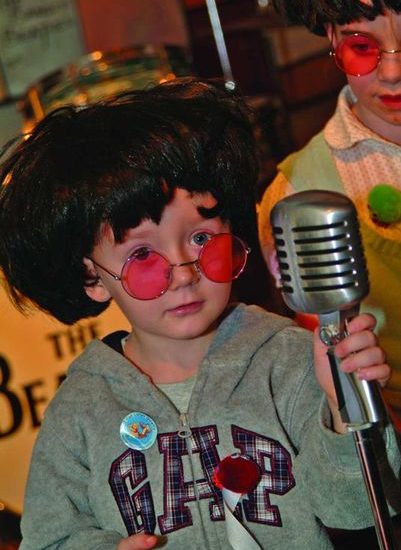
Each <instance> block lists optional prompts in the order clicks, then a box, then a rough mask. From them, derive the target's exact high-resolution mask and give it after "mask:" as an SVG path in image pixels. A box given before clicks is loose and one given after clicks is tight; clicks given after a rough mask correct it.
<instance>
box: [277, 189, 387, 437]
mask: <svg viewBox="0 0 401 550" xmlns="http://www.w3.org/2000/svg"><path fill="white" fill-rule="evenodd" d="M270 219H271V225H272V229H273V234H274V239H275V245H276V251H277V256H278V261H279V268H280V275H281V284H282V294H283V298H284V301H285V302H286V304H287V305H288V307H290V308H291V309H292V310H294V311H296V312H304V313H314V314H318V315H319V319H320V338H321V340H322V341H323V342H324V343H325V344H326V345H328V346H329V351H328V355H329V359H330V365H331V370H332V375H333V380H334V385H335V389H336V394H337V399H338V407H339V411H340V414H341V418H342V420H343V422H344V423H345V424H347V426H348V429H349V430H361V429H364V428H368V427H370V426H371V425H372V424H373V423H377V422H380V421H382V420H384V419H385V418H386V412H385V407H384V404H383V400H382V397H381V394H380V390H379V388H378V385H377V383H376V382H368V381H366V380H360V379H359V378H358V377H357V376H356V375H355V374H354V373H352V374H346V373H344V372H343V371H342V370H341V369H340V368H339V361H338V359H337V358H336V356H335V355H334V351H333V347H334V345H335V344H336V343H338V342H339V341H340V340H341V339H342V338H343V337H344V336H345V335H346V330H347V320H348V319H350V318H352V317H353V316H355V315H356V314H357V313H358V311H359V304H360V302H361V300H362V299H363V298H364V297H365V296H366V295H367V294H368V292H369V278H368V273H367V269H366V262H365V258H364V254H363V248H362V244H361V238H360V234H359V225H358V219H357V214H356V210H355V207H354V205H353V203H352V202H351V201H350V200H349V199H348V198H347V197H346V196H345V195H342V194H340V193H334V192H332V191H303V192H300V193H296V194H295V195H291V196H289V197H286V198H285V199H283V200H281V201H280V202H278V203H277V204H276V205H275V207H274V208H273V210H272V212H271V218H270Z"/></svg>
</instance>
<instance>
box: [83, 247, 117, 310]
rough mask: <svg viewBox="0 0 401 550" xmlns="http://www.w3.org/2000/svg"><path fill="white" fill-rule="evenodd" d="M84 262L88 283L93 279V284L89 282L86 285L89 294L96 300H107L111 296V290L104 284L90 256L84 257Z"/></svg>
mask: <svg viewBox="0 0 401 550" xmlns="http://www.w3.org/2000/svg"><path fill="white" fill-rule="evenodd" d="M83 262H84V265H85V267H86V272H87V280H88V283H89V281H91V284H87V285H85V287H84V288H85V292H86V294H87V296H88V297H89V298H90V299H91V300H94V301H95V302H107V301H108V300H110V298H111V295H110V292H109V291H108V290H107V288H106V287H105V286H104V285H103V282H102V280H101V278H100V277H99V275H98V274H97V272H96V269H95V266H94V264H93V262H92V260H90V259H89V258H84V259H83ZM94 281H95V282H94Z"/></svg>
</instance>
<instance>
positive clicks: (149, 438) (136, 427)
mask: <svg viewBox="0 0 401 550" xmlns="http://www.w3.org/2000/svg"><path fill="white" fill-rule="evenodd" d="M120 437H121V439H122V441H123V443H124V444H125V445H127V447H129V448H130V449H134V450H135V451H146V449H149V448H150V447H151V446H152V445H153V443H154V442H155V441H156V437H157V426H156V424H155V422H154V420H152V418H150V416H148V415H147V414H145V413H143V412H136V411H135V412H132V413H130V414H128V415H127V416H126V417H125V418H124V420H123V421H122V422H121V426H120Z"/></svg>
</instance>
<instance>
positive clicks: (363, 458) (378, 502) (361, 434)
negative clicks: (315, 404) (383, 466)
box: [354, 427, 397, 550]
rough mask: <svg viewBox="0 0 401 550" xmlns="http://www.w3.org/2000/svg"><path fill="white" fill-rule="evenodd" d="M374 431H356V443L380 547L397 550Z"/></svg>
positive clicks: (382, 549) (384, 549) (370, 429)
mask: <svg viewBox="0 0 401 550" xmlns="http://www.w3.org/2000/svg"><path fill="white" fill-rule="evenodd" d="M373 429H375V428H374V427H372V428H368V429H367V430H358V431H355V432H354V441H355V446H356V450H357V452H358V456H359V462H360V465H361V469H362V473H363V477H364V480H365V485H366V490H367V492H368V497H369V501H370V506H371V509H372V513H373V516H374V520H375V529H376V536H377V540H378V543H379V547H380V549H381V550H396V548H397V546H396V544H395V539H394V534H393V529H392V524H391V518H390V513H389V511H388V506H387V501H386V497H385V494H384V490H383V486H382V483H381V479H380V473H379V469H378V466H377V460H376V456H375V453H374V449H373V445H372V439H371V437H370V436H371V433H372V430H373Z"/></svg>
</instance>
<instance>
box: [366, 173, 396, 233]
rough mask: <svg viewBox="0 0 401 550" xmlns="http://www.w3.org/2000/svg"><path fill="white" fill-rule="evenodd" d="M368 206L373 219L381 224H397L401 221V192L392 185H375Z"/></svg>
mask: <svg viewBox="0 0 401 550" xmlns="http://www.w3.org/2000/svg"><path fill="white" fill-rule="evenodd" d="M368 205H369V208H370V210H371V212H372V215H373V218H374V219H376V220H377V221H379V222H381V223H386V224H390V223H395V222H398V221H399V220H400V219H401V191H398V189H396V188H395V187H393V186H392V185H388V184H386V183H381V184H379V185H375V187H373V188H372V189H371V191H370V193H369V196H368Z"/></svg>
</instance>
